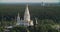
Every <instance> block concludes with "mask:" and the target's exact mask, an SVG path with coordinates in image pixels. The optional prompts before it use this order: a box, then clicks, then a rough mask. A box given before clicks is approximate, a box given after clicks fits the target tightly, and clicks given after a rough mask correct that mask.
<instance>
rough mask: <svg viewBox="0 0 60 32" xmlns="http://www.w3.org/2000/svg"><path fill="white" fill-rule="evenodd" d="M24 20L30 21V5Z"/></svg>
mask: <svg viewBox="0 0 60 32" xmlns="http://www.w3.org/2000/svg"><path fill="white" fill-rule="evenodd" d="M24 20H25V21H30V13H29V9H28V5H27V6H26V9H25V13H24Z"/></svg>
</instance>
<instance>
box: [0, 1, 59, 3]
mask: <svg viewBox="0 0 60 32" xmlns="http://www.w3.org/2000/svg"><path fill="white" fill-rule="evenodd" d="M41 2H45V3H58V2H60V1H59V0H0V3H41Z"/></svg>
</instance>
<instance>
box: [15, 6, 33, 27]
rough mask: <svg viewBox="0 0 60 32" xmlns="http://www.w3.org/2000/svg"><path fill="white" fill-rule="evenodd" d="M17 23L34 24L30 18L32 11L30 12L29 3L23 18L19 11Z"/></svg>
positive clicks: (22, 24) (23, 24)
mask: <svg viewBox="0 0 60 32" xmlns="http://www.w3.org/2000/svg"><path fill="white" fill-rule="evenodd" d="M16 25H20V26H33V20H31V19H30V13H29V9H28V5H26V9H25V13H24V19H23V20H21V19H20V16H19V13H18V16H17V23H16Z"/></svg>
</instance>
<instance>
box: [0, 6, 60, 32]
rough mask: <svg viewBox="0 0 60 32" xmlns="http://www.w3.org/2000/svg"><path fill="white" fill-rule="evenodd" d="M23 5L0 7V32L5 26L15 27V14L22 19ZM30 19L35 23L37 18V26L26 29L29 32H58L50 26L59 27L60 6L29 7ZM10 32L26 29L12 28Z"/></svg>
mask: <svg viewBox="0 0 60 32" xmlns="http://www.w3.org/2000/svg"><path fill="white" fill-rule="evenodd" d="M24 11H25V5H0V32H3V31H4V29H5V28H4V27H5V26H10V25H15V24H16V17H17V13H18V12H19V13H20V17H21V18H22V19H23V16H24ZM29 11H30V14H31V19H32V20H33V21H34V22H35V17H36V18H37V21H38V25H37V26H32V27H27V28H28V30H29V32H60V30H59V29H56V28H53V27H52V26H55V25H60V6H39V5H37V6H34V5H29ZM10 31H11V32H24V31H26V27H20V26H17V27H14V28H12V29H10Z"/></svg>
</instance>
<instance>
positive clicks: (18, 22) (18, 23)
mask: <svg viewBox="0 0 60 32" xmlns="http://www.w3.org/2000/svg"><path fill="white" fill-rule="evenodd" d="M16 25H20V16H19V13H18V16H17V24H16Z"/></svg>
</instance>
